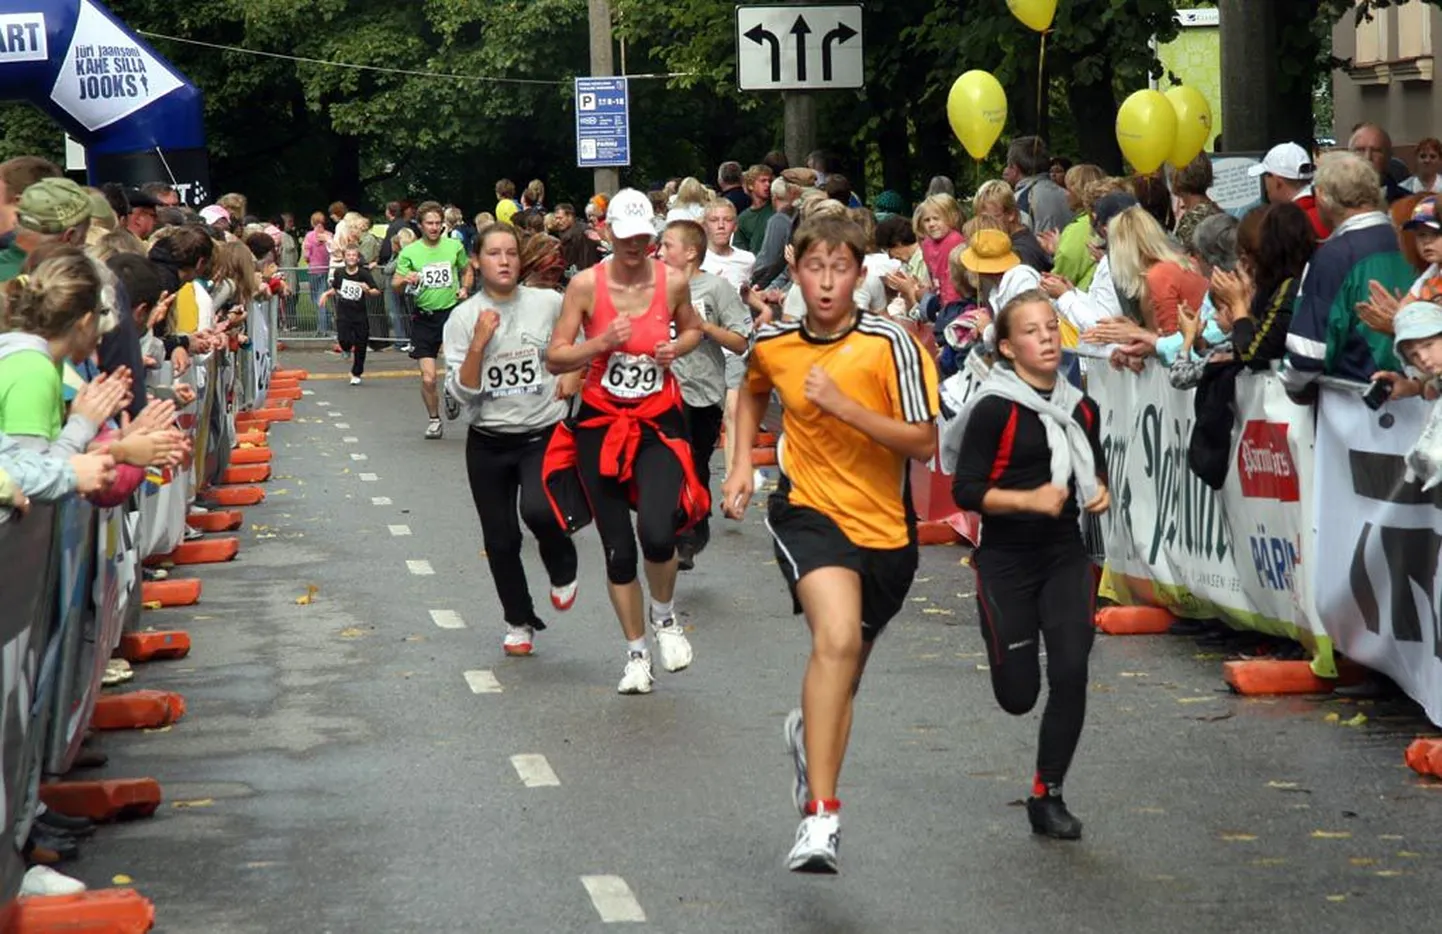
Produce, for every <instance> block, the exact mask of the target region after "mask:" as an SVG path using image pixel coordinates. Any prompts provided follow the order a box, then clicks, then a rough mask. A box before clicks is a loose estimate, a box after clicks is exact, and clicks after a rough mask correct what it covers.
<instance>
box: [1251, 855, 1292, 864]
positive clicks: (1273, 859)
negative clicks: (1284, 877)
mask: <svg viewBox="0 0 1442 934" xmlns="http://www.w3.org/2000/svg"><path fill="white" fill-rule="evenodd" d="M1252 865H1253V866H1285V865H1287V861H1286V860H1285V859H1282V858H1281V857H1280V856H1263V857H1262V858H1261V859H1254V860H1252Z"/></svg>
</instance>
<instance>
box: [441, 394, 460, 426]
mask: <svg viewBox="0 0 1442 934" xmlns="http://www.w3.org/2000/svg"><path fill="white" fill-rule="evenodd" d="M441 400H442V401H443V402H444V403H445V406H446V418H448V419H450V420H451V421H455V420H456V419H458V418H460V417H461V403H460V400H459V399H457V398H456V397H455V396H453V395H451V391H450V390H449V389H442V390H441Z"/></svg>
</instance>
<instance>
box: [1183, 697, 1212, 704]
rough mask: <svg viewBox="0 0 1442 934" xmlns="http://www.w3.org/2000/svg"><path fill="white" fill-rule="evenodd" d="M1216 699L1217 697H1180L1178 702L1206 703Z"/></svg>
mask: <svg viewBox="0 0 1442 934" xmlns="http://www.w3.org/2000/svg"><path fill="white" fill-rule="evenodd" d="M1210 700H1216V698H1215V697H1178V698H1177V703H1178V704H1205V703H1206V702H1207V701H1210Z"/></svg>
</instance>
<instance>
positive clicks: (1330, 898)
mask: <svg viewBox="0 0 1442 934" xmlns="http://www.w3.org/2000/svg"><path fill="white" fill-rule="evenodd" d="M1346 900H1347V896H1345V895H1328V896H1327V901H1329V902H1345V901H1346Z"/></svg>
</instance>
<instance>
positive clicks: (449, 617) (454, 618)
mask: <svg viewBox="0 0 1442 934" xmlns="http://www.w3.org/2000/svg"><path fill="white" fill-rule="evenodd" d="M431 621H432V622H433V623H435V624H436V625H437V626H439V627H441V628H442V629H465V628H466V621H465V620H463V619H461V614H459V613H457V612H456V611H455V610H431Z"/></svg>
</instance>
